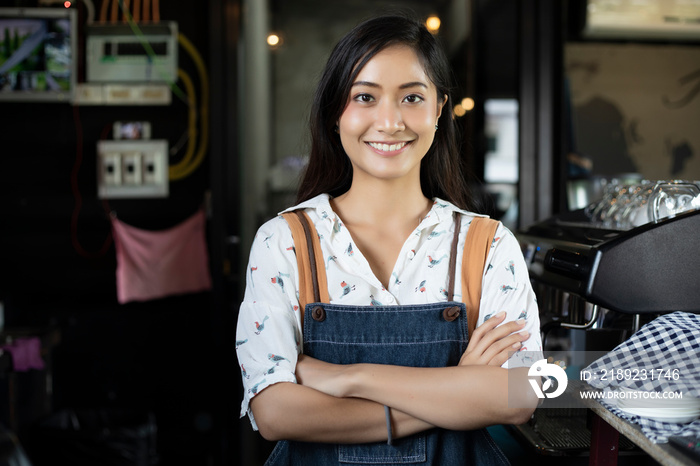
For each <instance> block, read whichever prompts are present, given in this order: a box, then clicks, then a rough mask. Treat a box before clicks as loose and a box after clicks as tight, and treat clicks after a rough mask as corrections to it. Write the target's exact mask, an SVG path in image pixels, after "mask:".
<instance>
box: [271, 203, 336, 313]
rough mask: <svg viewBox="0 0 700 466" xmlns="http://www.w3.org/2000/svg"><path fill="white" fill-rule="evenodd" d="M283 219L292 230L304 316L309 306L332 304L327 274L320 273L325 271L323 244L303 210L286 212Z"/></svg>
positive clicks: (300, 299) (300, 302) (301, 306)
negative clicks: (305, 309)
mask: <svg viewBox="0 0 700 466" xmlns="http://www.w3.org/2000/svg"><path fill="white" fill-rule="evenodd" d="M282 217H283V218H284V219H285V220H286V221H287V223H288V224H289V228H290V229H291V230H292V239H293V240H294V251H295V253H296V256H297V268H298V269H299V306H300V308H301V312H302V315H303V312H304V308H306V305H307V304H310V303H330V297H329V295H328V282H327V281H326V274H325V273H318V271H319V270H321V271H323V270H324V265H323V253H322V251H321V242H320V241H319V239H318V234H317V233H316V229H315V228H313V227H312V223H311V219H310V218H309V216H308V215H307V214H306V212H304V211H303V210H295V211H293V212H285V213H283V214H282Z"/></svg>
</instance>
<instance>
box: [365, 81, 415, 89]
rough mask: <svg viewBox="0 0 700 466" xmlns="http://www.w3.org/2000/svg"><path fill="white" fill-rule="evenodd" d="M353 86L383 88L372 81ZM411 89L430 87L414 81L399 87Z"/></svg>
mask: <svg viewBox="0 0 700 466" xmlns="http://www.w3.org/2000/svg"><path fill="white" fill-rule="evenodd" d="M352 86H353V87H355V86H366V87H376V88H380V87H382V86H380V85H379V84H377V83H374V82H372V81H355V82H354V83H352ZM409 87H424V88H425V89H427V88H428V85H427V84H425V83H424V82H421V81H412V82H410V83H404V84H401V85H400V86H399V89H407V88H409Z"/></svg>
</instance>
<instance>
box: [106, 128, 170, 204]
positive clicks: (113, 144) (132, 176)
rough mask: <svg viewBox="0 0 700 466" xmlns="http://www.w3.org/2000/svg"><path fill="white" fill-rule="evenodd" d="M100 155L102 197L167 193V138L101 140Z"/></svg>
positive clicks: (164, 194) (145, 196)
mask: <svg viewBox="0 0 700 466" xmlns="http://www.w3.org/2000/svg"><path fill="white" fill-rule="evenodd" d="M97 158H98V163H97V195H98V197H99V198H100V199H119V198H147V197H168V193H169V184H168V141H166V140H159V139H150V140H105V141H98V143H97Z"/></svg>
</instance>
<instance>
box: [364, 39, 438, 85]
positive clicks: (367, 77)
mask: <svg viewBox="0 0 700 466" xmlns="http://www.w3.org/2000/svg"><path fill="white" fill-rule="evenodd" d="M411 82H422V83H424V84H425V85H431V84H432V82H431V81H430V78H429V76H428V74H427V73H426V71H425V68H424V66H423V63H422V61H421V60H420V59H419V57H418V55H417V54H416V51H415V50H414V49H413V48H412V47H410V46H408V45H392V46H389V47H386V48H384V49H382V50H380V51H379V52H377V54H375V55H374V56H373V57H372V58H370V59H369V60H368V61H367V63H365V64H364V66H363V67H362V68H361V69H360V70H359V72H358V73H357V74H356V75H355V78H354V80H353V85H355V84H358V83H376V84H382V83H385V84H391V83H394V84H397V85H401V84H404V83H411Z"/></svg>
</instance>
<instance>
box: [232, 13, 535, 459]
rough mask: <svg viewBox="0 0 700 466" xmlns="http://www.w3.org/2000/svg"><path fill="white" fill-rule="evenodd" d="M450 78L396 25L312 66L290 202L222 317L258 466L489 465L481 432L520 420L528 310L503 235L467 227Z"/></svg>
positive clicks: (490, 447)
mask: <svg viewBox="0 0 700 466" xmlns="http://www.w3.org/2000/svg"><path fill="white" fill-rule="evenodd" d="M449 75H450V74H449V70H448V67H447V61H446V60H445V57H444V55H443V53H442V51H441V49H440V47H439V45H438V43H437V41H436V40H435V38H434V37H433V36H432V35H431V34H430V33H429V32H428V31H427V29H426V28H425V26H423V25H422V24H421V23H420V22H418V21H415V20H413V19H410V18H406V17H403V16H383V17H379V18H375V19H371V20H368V21H366V22H364V23H362V24H360V25H359V26H357V27H356V28H355V29H353V30H352V31H350V33H348V35H346V36H345V37H344V38H343V39H342V40H341V41H340V42H339V43H338V45H337V46H336V47H335V49H334V50H333V52H332V54H331V57H330V58H329V60H328V63H327V64H326V68H325V71H324V73H323V76H322V78H321V80H320V83H319V86H318V89H317V92H316V96H315V99H314V104H313V107H312V116H311V134H312V151H311V156H310V161H309V165H308V168H307V170H306V173H305V175H304V179H303V181H302V184H301V187H300V190H299V193H298V196H299V202H300V203H299V204H298V205H297V206H295V207H292V208H290V209H287V211H285V212H284V213H283V214H282V215H281V216H279V217H277V218H275V219H272V220H270V221H268V222H267V223H265V224H264V225H263V226H262V227H261V228H260V229H259V230H258V233H257V235H256V238H255V241H254V243H253V247H252V250H251V255H250V262H249V268H248V271H249V273H248V277H247V280H248V283H247V288H246V295H245V298H244V302H243V303H242V305H241V310H240V313H239V320H238V331H237V338H236V340H237V352H238V358H239V362H240V364H241V371H242V375H243V383H244V387H245V388H246V395H245V399H244V400H243V406H242V415H245V414H248V415H249V417H250V419H251V422H252V423H253V426H254V427H255V428H258V429H259V430H260V432H261V434H262V435H263V437H265V438H267V439H269V440H280V442H279V443H278V445H277V447H276V448H275V451H274V452H273V453H272V456H271V457H270V459H269V461H268V463H267V464H269V465H278V464H304V465H328V464H340V463H345V462H351V463H356V464H396V463H405V462H411V463H418V464H439V465H447V466H449V465H461V464H465V463H467V464H504V463H507V460H506V459H505V457H504V456H503V454H502V453H501V452H500V450H499V449H498V447H497V446H496V445H495V444H494V443H493V440H491V438H490V437H489V435H488V433H487V432H486V430H485V429H484V427H486V426H489V425H492V424H501V423H508V424H513V423H521V422H525V421H526V420H527V419H529V417H530V415H531V413H532V411H533V410H534V407H535V406H536V403H537V398H536V396H535V394H534V392H533V391H531V389H530V386H529V383H528V382H527V366H528V365H529V364H531V363H532V362H534V361H536V360H539V359H541V356H540V354H541V341H540V336H539V317H538V315H539V314H538V311H537V305H536V301H535V296H534V293H533V291H532V288H531V286H530V281H529V277H528V274H527V269H526V267H525V264H524V260H523V257H522V253H521V252H520V248H519V245H518V243H517V241H516V240H515V239H514V237H513V235H512V234H510V232H509V231H508V230H507V229H506V228H505V227H504V226H503V225H501V224H500V223H498V222H495V221H491V220H488V219H486V218H484V216H483V215H480V214H478V213H475V212H474V211H475V208H474V206H475V204H476V203H475V202H474V198H473V197H472V196H471V195H470V192H469V190H468V188H467V186H466V183H465V181H464V175H463V173H462V171H461V170H460V163H459V159H458V152H457V150H456V136H455V135H456V131H455V126H454V125H455V123H454V120H453V118H452V108H451V99H450V97H449V93H450V91H449V90H450V83H449V79H448V77H449ZM475 238H480V239H479V240H476V239H475ZM482 261H483V262H482ZM458 264H461V266H460V265H458ZM474 265H475V266H476V267H474ZM475 287H476V288H475ZM309 289H310V290H312V295H311V296H310V295H309V294H308V293H307V290H309ZM482 290H483V291H482ZM472 297H475V298H474V299H472ZM467 306H468V307H467ZM525 349H527V351H519V352H518V350H525ZM514 352H517V353H516V354H515V355H514ZM513 387H518V389H517V390H515V392H516V393H513V391H514V390H513ZM467 400H468V402H466V401H467ZM395 439H398V440H395ZM379 442H385V443H379ZM386 442H388V443H389V444H388V445H387V443H386Z"/></svg>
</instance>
